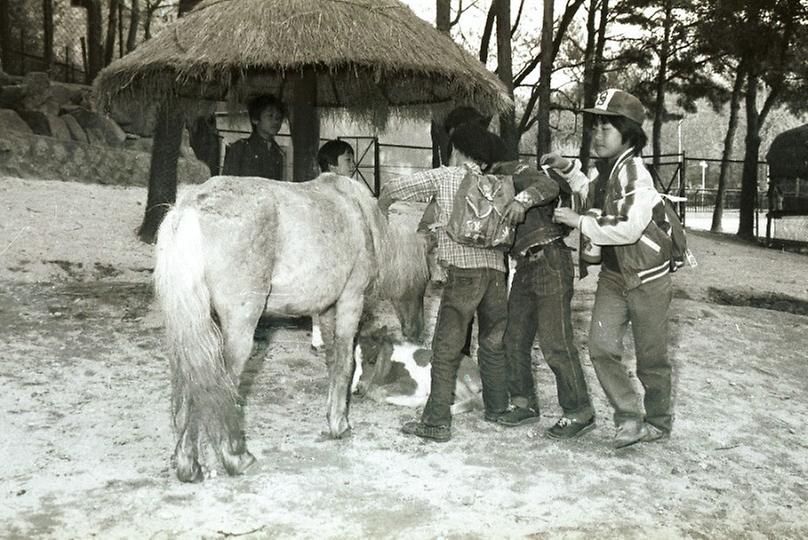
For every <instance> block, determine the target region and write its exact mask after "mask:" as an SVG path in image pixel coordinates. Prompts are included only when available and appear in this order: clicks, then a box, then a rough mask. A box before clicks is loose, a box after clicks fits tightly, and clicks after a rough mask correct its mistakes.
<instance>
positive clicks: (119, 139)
mask: <svg viewBox="0 0 808 540" xmlns="http://www.w3.org/2000/svg"><path fill="white" fill-rule="evenodd" d="M98 118H99V122H100V129H101V132H102V133H103V134H104V139H105V140H106V141H107V144H108V145H110V146H122V145H123V143H124V142H125V141H126V133H124V131H123V130H122V129H121V126H119V125H118V124H116V123H115V121H114V120H112V119H111V118H107V117H106V116H99V117H98Z"/></svg>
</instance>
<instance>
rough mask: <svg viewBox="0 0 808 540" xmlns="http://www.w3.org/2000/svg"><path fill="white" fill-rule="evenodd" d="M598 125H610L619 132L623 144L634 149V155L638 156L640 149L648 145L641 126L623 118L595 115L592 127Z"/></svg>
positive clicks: (646, 136)
mask: <svg viewBox="0 0 808 540" xmlns="http://www.w3.org/2000/svg"><path fill="white" fill-rule="evenodd" d="M598 123H605V124H611V125H612V126H614V129H616V130H617V131H619V132H620V136H621V137H622V139H623V142H628V143H629V145H630V146H631V147H632V148H633V149H634V155H635V156H639V155H640V153H641V152H642V149H643V148H645V145H646V144H647V143H648V135H646V134H645V131H643V129H642V126H641V125H640V124H638V123H637V122H635V121H634V120H631V119H630V118H626V117H625V116H613V115H606V114H596V115H595V119H594V122H593V125H596V124H598Z"/></svg>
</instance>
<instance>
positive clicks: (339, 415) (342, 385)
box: [327, 294, 364, 439]
mask: <svg viewBox="0 0 808 540" xmlns="http://www.w3.org/2000/svg"><path fill="white" fill-rule="evenodd" d="M348 296H350V295H348ZM363 303H364V300H363V297H362V295H361V294H360V295H358V298H351V299H349V300H343V299H341V300H340V302H339V303H338V305H337V309H336V317H335V319H334V321H335V327H334V344H333V346H332V347H331V348H330V349H329V353H328V413H327V418H328V428H329V431H330V433H331V436H332V437H334V438H336V439H338V438H341V437H343V436H344V435H346V434H347V433H348V432H349V431H350V429H351V425H350V424H349V423H348V394H349V391H350V383H351V375H352V374H353V344H354V336H355V335H356V330H357V328H358V327H359V318H360V316H361V314H362V304H363Z"/></svg>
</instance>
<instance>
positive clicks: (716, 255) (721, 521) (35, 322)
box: [0, 178, 808, 539]
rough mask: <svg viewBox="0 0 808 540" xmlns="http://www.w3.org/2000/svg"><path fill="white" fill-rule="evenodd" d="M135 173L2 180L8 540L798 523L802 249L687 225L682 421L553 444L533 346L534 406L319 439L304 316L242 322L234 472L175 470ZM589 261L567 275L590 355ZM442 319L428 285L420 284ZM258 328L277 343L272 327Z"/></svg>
mask: <svg viewBox="0 0 808 540" xmlns="http://www.w3.org/2000/svg"><path fill="white" fill-rule="evenodd" d="M144 201H145V190H143V189H139V188H115V187H102V186H93V185H83V184H73V183H60V182H49V181H30V180H19V179H15V178H0V211H1V212H2V215H3V217H2V219H0V387H2V389H3V391H2V392H0V433H2V442H0V501H2V504H0V537H3V538H89V537H101V538H224V537H232V536H239V537H244V538H408V539H409V538H521V537H535V538H544V537H549V538H591V537H600V538H615V537H616V538H647V537H650V538H805V537H806V536H808V504H806V501H808V437H806V435H805V421H804V418H805V415H806V409H807V408H808V394H806V392H805V381H806V380H808V366H807V365H806V352H805V351H806V350H808V336H807V335H806V322H807V321H808V319H806V317H808V280H806V275H807V274H806V269H808V258H806V256H804V255H797V254H792V253H785V252H779V251H774V250H766V249H762V248H759V247H756V246H750V245H748V244H743V243H739V242H736V241H734V240H732V239H731V238H729V237H716V236H711V235H708V234H703V233H691V235H690V245H691V247H692V249H693V251H694V252H695V254H696V256H697V258H698V260H699V263H700V264H699V266H698V267H697V268H687V269H685V270H683V271H681V272H680V273H678V274H676V275H675V276H674V282H675V287H676V293H675V300H674V302H673V316H672V329H673V337H672V343H671V350H672V354H673V357H674V359H675V363H676V381H675V407H676V420H675V428H674V435H673V438H672V439H671V440H670V441H668V442H666V443H663V444H643V445H637V446H635V447H631V448H628V449H625V450H622V451H615V450H613V449H612V448H611V446H610V442H611V437H612V435H613V427H612V424H611V421H610V412H609V408H608V405H607V403H606V401H605V397H604V395H603V392H602V390H601V389H600V387H599V385H598V383H597V381H596V379H595V377H594V373H593V371H592V369H591V366H590V365H589V363H588V360H585V369H586V375H587V377H588V381H589V383H590V388H591V391H592V395H593V399H594V402H595V407H596V411H597V414H598V428H597V429H596V430H594V431H593V432H591V433H590V434H587V435H585V436H584V437H582V438H581V439H579V440H575V441H569V442H558V441H553V440H550V439H547V438H546V437H545V436H544V435H543V430H544V429H546V428H547V427H549V426H550V425H552V423H553V422H554V421H555V419H556V418H557V416H558V414H559V410H558V406H557V403H556V400H555V396H554V392H555V386H554V382H553V378H552V374H551V373H550V371H549V370H548V369H547V367H546V366H545V365H544V364H543V362H542V361H541V357H540V353H539V351H538V350H536V351H535V355H536V370H537V377H538V380H539V381H540V382H539V397H540V400H541V403H542V406H543V411H542V415H543V417H542V422H541V423H540V424H538V425H533V426H531V427H525V428H516V429H506V428H502V427H498V426H495V425H492V424H489V423H486V422H484V421H483V420H482V418H481V415H480V413H479V412H472V413H468V414H465V415H462V416H459V417H457V418H456V419H455V424H454V437H453V439H452V440H451V441H450V442H448V443H446V444H443V445H439V444H434V443H428V442H424V441H421V440H419V439H416V438H409V437H406V436H404V435H402V434H400V433H399V431H398V430H399V427H400V425H401V423H402V421H405V420H407V419H410V418H411V417H412V416H413V411H411V410H407V409H401V408H397V407H394V406H392V405H386V404H385V405H380V404H377V403H373V402H370V401H368V400H362V399H355V400H353V402H352V405H351V415H350V418H351V421H352V424H353V428H354V429H353V436H352V437H351V438H349V439H347V440H341V441H333V440H328V439H325V438H324V437H323V436H322V432H323V431H324V430H325V429H326V423H325V396H326V387H327V383H326V373H325V366H324V359H323V358H322V357H321V356H317V355H315V354H313V353H312V352H311V351H310V349H309V337H310V336H309V332H308V330H307V329H306V328H299V327H295V326H294V325H292V324H289V323H288V322H287V323H279V324H277V325H274V326H269V327H266V328H264V329H263V330H262V331H260V332H258V333H257V337H256V343H257V345H258V347H257V352H256V353H255V354H254V355H253V358H252V360H251V363H250V364H249V367H248V372H247V377H248V379H249V381H250V383H251V384H250V385H249V388H250V392H249V395H248V399H247V405H246V418H247V427H246V429H247V438H248V444H249V446H250V448H251V450H252V452H253V453H254V454H255V455H256V457H257V458H258V459H259V461H258V463H257V464H256V465H255V466H254V467H253V468H252V469H250V470H249V471H248V473H247V474H246V475H244V476H241V477H236V478H231V477H228V476H226V475H225V474H224V473H223V472H222V470H221V469H220V468H219V467H218V465H217V464H216V463H214V462H211V463H210V468H209V475H210V477H209V478H208V479H207V480H206V481H205V482H204V483H202V484H196V485H187V484H181V483H180V482H178V481H177V480H176V478H175V476H174V474H173V470H172V469H171V465H170V460H169V456H170V454H171V452H172V449H173V444H174V441H173V434H172V432H171V429H170V422H169V402H168V398H169V380H168V365H167V361H166V358H165V356H164V353H163V351H164V349H163V346H162V344H161V329H160V324H161V323H160V316H159V314H158V313H157V312H156V311H155V309H154V306H153V304H152V298H151V286H150V282H149V279H150V270H151V268H152V261H151V248H150V247H149V246H146V245H143V244H141V243H139V242H138V241H137V240H136V239H135V235H134V231H135V229H136V227H137V226H138V224H139V221H140V218H141V215H142V212H143V203H144ZM594 288H595V279H594V278H593V277H589V278H587V279H585V280H583V281H580V282H579V283H578V289H577V292H576V296H575V299H574V306H573V307H574V317H575V323H576V326H577V333H576V339H577V342H578V343H579V344H580V346H581V349H582V351H583V353H584V358H586V342H587V339H586V332H585V329H586V328H587V325H588V320H589V310H590V308H591V304H592V299H593V291H594ZM428 307H429V310H430V312H429V313H430V319H431V320H434V316H435V310H436V308H437V297H436V296H435V295H433V296H431V297H430V298H428ZM267 343H268V345H267Z"/></svg>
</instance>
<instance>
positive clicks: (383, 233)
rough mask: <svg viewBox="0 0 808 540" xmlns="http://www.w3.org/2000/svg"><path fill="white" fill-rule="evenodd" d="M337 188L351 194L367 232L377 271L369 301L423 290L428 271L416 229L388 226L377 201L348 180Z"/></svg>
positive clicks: (392, 222) (396, 224)
mask: <svg viewBox="0 0 808 540" xmlns="http://www.w3.org/2000/svg"><path fill="white" fill-rule="evenodd" d="M337 178H339V180H342V179H343V178H342V177H337ZM346 180H347V179H346ZM340 188H341V189H348V190H353V195H354V200H356V201H357V203H358V204H359V207H360V208H361V210H362V214H363V215H364V216H365V219H366V220H367V224H368V228H369V230H370V231H369V232H370V237H371V241H372V244H373V253H374V255H375V259H376V263H377V265H378V269H377V273H376V278H375V279H374V280H373V282H372V283H371V286H370V291H369V292H368V296H369V300H370V301H371V302H372V301H374V300H376V299H380V298H387V299H396V298H401V297H402V296H404V295H405V294H407V293H408V292H410V291H412V290H415V289H417V288H418V287H422V286H423V285H424V284H425V283H426V282H427V281H428V280H429V267H428V265H427V259H426V244H425V242H424V241H423V240H422V239H421V238H419V236H418V233H417V232H416V230H415V225H412V227H411V228H410V227H408V226H406V225H405V224H403V223H397V222H395V221H393V220H391V221H390V222H388V219H387V218H386V217H385V215H384V214H383V213H382V211H381V209H380V208H379V205H378V204H377V201H376V199H375V198H374V197H373V196H372V195H371V194H370V193H369V192H368V191H367V189H365V187H364V186H362V185H360V184H359V183H357V182H356V181H353V180H350V181H349V186H346V185H345V183H341V184H340Z"/></svg>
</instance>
